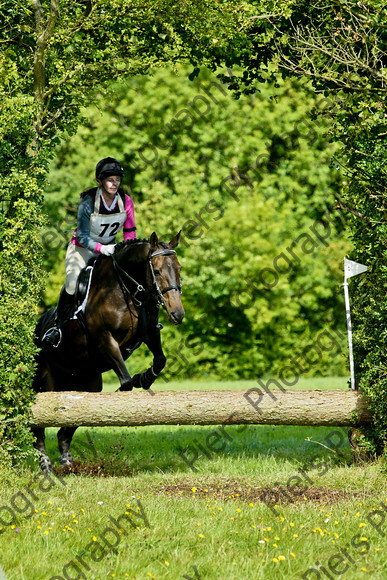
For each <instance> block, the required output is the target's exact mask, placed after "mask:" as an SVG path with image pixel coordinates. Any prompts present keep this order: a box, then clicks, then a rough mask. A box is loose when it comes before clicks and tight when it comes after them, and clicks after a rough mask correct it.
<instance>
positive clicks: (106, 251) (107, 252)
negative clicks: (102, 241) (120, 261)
mask: <svg viewBox="0 0 387 580" xmlns="http://www.w3.org/2000/svg"><path fill="white" fill-rule="evenodd" d="M114 248H115V244H107V245H106V246H101V249H100V250H99V253H100V254H103V255H104V256H111V255H112V254H114Z"/></svg>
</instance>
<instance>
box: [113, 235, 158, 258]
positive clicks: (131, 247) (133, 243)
mask: <svg viewBox="0 0 387 580" xmlns="http://www.w3.org/2000/svg"><path fill="white" fill-rule="evenodd" d="M145 244H150V240H148V239H146V238H134V240H126V241H125V242H119V243H118V244H116V247H115V249H114V255H115V256H117V255H118V256H120V255H121V256H122V254H123V253H124V252H125V254H126V252H129V253H131V252H132V251H135V250H136V248H137V247H138V246H143V245H145ZM158 245H159V246H161V247H162V248H164V249H167V248H168V244H166V243H165V242H161V241H159V242H158Z"/></svg>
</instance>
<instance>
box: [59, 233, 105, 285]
mask: <svg viewBox="0 0 387 580" xmlns="http://www.w3.org/2000/svg"><path fill="white" fill-rule="evenodd" d="M97 255H98V254H96V253H95V252H92V251H91V250H88V249H87V248H82V247H80V246H75V245H74V244H72V243H70V244H69V245H68V247H67V253H66V260H65V267H66V292H67V293H68V294H74V293H75V288H76V285H77V279H78V275H79V272H80V271H81V270H82V268H84V267H85V266H86V264H87V262H88V261H89V260H90V258H91V257H92V256H97Z"/></svg>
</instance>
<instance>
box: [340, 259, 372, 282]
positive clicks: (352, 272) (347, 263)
mask: <svg viewBox="0 0 387 580" xmlns="http://www.w3.org/2000/svg"><path fill="white" fill-rule="evenodd" d="M367 270H368V266H364V264H359V263H358V262H353V261H352V260H347V258H344V278H345V280H347V278H352V276H357V275H358V274H362V273H363V272H366V271H367Z"/></svg>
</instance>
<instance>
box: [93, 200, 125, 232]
mask: <svg viewBox="0 0 387 580" xmlns="http://www.w3.org/2000/svg"><path fill="white" fill-rule="evenodd" d="M117 197H118V209H119V212H118V213H113V214H111V215H109V214H100V213H98V209H99V206H100V203H101V202H102V203H103V204H104V205H105V207H106V209H109V208H108V206H107V205H106V202H105V200H104V198H103V196H102V195H101V190H100V189H98V191H97V193H96V195H95V201H94V212H93V213H92V214H91V216H90V237H91V238H92V239H93V240H95V241H96V242H99V243H100V244H114V243H115V240H116V234H117V232H118V231H119V230H120V229H121V228H122V227H123V225H124V223H125V221H126V218H127V215H126V211H125V207H124V203H123V201H122V198H121V196H120V195H117ZM112 205H113V206H114V205H115V202H114V201H113V204H112Z"/></svg>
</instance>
